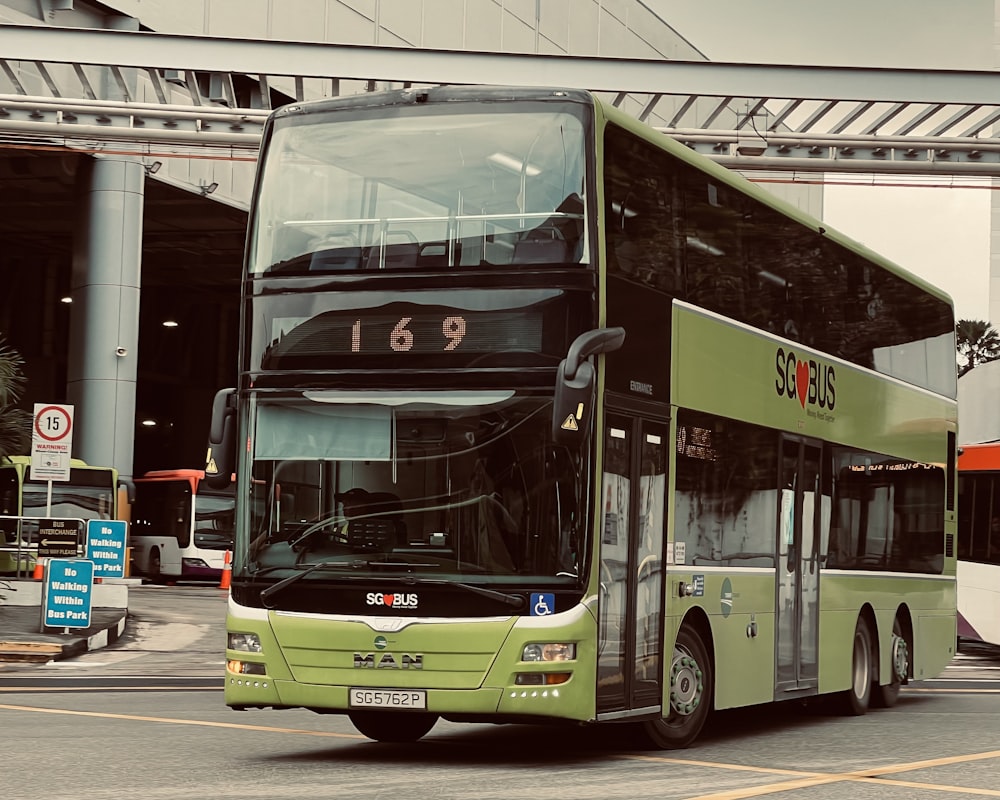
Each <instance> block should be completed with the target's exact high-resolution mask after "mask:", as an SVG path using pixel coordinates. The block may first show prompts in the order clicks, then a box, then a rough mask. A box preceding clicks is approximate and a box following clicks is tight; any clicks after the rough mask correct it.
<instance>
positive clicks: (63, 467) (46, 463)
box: [31, 403, 73, 481]
mask: <svg viewBox="0 0 1000 800" xmlns="http://www.w3.org/2000/svg"><path fill="white" fill-rule="evenodd" d="M72 453H73V406H63V405H54V404H51V403H35V417H34V424H33V425H32V429H31V479H32V480H34V481H68V480H69V470H70V458H71V457H72Z"/></svg>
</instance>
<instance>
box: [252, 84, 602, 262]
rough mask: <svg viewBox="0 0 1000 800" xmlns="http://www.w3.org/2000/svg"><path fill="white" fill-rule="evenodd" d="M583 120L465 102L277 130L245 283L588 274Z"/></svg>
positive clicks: (561, 108) (301, 119) (567, 107)
mask: <svg viewBox="0 0 1000 800" xmlns="http://www.w3.org/2000/svg"><path fill="white" fill-rule="evenodd" d="M582 108H583V107H582V106H580V105H574V104H569V103H559V104H552V103H539V102H531V103H523V104H516V103H510V102H507V103H492V104H485V103H470V102H463V103H444V104H434V103H430V104H421V105H402V106H390V107H383V108H377V109H367V110H340V111H310V112H308V113H300V114H292V115H287V116H283V117H278V118H277V119H276V120H275V123H274V128H273V131H272V135H271V137H270V139H269V140H268V143H267V149H266V153H265V155H264V158H263V164H262V171H261V177H260V186H259V198H260V199H259V204H258V206H257V208H256V211H255V216H254V220H253V223H252V224H253V231H252V235H251V242H250V244H251V253H250V261H249V270H250V272H251V273H264V272H280V273H282V274H294V273H304V272H307V271H310V270H323V271H333V272H336V271H346V270H356V269H371V270H382V269H407V268H409V269H423V270H427V269H438V268H479V267H490V266H503V265H532V264H533V265H539V264H561V265H565V264H582V263H587V262H588V261H589V260H590V255H589V247H588V243H587V233H586V232H587V224H586V221H587V220H586V217H587V214H586V209H585V202H584V197H585V191H584V188H585V164H586V161H585V153H586V149H585V146H584V143H585V136H584V122H583V119H582V116H581V109H582Z"/></svg>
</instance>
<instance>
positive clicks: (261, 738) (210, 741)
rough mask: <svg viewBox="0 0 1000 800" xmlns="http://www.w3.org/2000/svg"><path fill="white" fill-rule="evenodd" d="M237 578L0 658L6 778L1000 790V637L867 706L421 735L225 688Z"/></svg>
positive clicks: (600, 794) (486, 792)
mask: <svg viewBox="0 0 1000 800" xmlns="http://www.w3.org/2000/svg"><path fill="white" fill-rule="evenodd" d="M225 599H226V598H225V592H224V591H221V590H218V589H216V588H214V587H206V586H200V587H198V586H179V587H169V586H166V587H152V586H150V587H142V588H140V589H134V590H132V593H131V598H130V601H129V605H130V610H131V611H130V613H132V614H133V615H134V617H133V620H132V622H131V623H130V625H129V628H128V629H127V631H126V635H125V636H123V637H122V639H121V640H119V642H118V643H116V644H115V645H114V646H112V647H110V648H107V649H105V650H98V651H94V652H91V653H88V654H86V655H85V656H82V657H80V658H78V659H73V660H71V661H68V662H55V663H53V664H50V665H18V667H17V669H16V670H15V671H13V672H11V671H6V670H4V671H2V672H0V732H2V735H3V737H4V740H5V741H6V742H7V743H8V754H9V755H10V756H12V757H13V758H12V759H11V760H8V762H7V763H6V766H5V769H4V778H3V780H4V784H5V790H6V793H7V794H8V795H9V796H11V797H16V798H18V800H42V798H46V800H48V799H50V798H51V799H60V800H61V799H64V798H65V799H66V800H68V799H69V798H72V799H73V800H84V798H86V800H103V799H104V798H116V799H117V798H120V797H122V796H123V795H126V794H127V795H138V796H141V797H142V798H144V800H157V799H158V798H180V797H183V798H209V797H211V798H230V797H231V798H240V800H247V799H252V798H285V797H288V798H293V797H294V798H312V797H323V798H328V797H332V796H337V797H343V798H351V799H352V800H353V798H365V799H366V800H367V799H368V798H373V799H374V798H379V800H381V799H382V798H403V797H405V798H407V800H431V798H433V799H434V800H437V799H438V798H514V797H521V796H527V797H534V796H538V795H542V796H544V797H553V798H574V799H577V798H579V799H581V800H583V799H584V798H595V799H596V798H619V797H620V798H635V797H649V798H654V797H655V798H657V799H658V800H660V799H662V800H694V799H695V798H697V799H698V800H737V799H738V798H755V797H772V796H775V797H780V798H783V800H800V799H802V798H809V799H810V800H828V799H829V800H860V799H863V798H879V800H897V798H898V799H899V800H904V799H905V800H924V799H925V798H926V799H927V800H930V798H941V800H956V798H957V799H958V800H962V798H973V797H978V798H982V797H997V798H1000V780H998V776H1000V680H998V678H1000V650H997V649H992V648H982V647H968V648H964V650H963V652H962V653H960V655H959V656H958V657H957V658H956V659H955V661H954V662H953V663H952V665H951V666H950V667H949V668H948V670H947V671H946V673H945V674H944V675H943V676H941V678H940V679H938V680H935V681H925V682H922V683H920V684H915V685H913V686H911V687H907V688H905V689H904V691H903V694H902V696H901V699H900V703H899V705H898V706H897V707H895V708H893V709H888V710H880V711H872V712H870V713H869V714H867V715H866V716H864V717H840V716H832V715H829V714H827V713H824V712H823V711H821V710H803V709H800V708H798V707H797V706H795V705H792V704H781V705H776V706H765V707H757V708H750V709H741V710H739V711H731V712H723V713H719V714H717V715H715V717H714V719H713V720H712V722H711V723H710V726H709V727H708V729H707V730H706V731H705V734H704V736H703V737H702V738H701V739H700V740H699V741H698V742H697V743H696V744H695V746H693V747H692V748H690V749H688V750H685V751H677V752H660V751H652V750H648V749H644V748H643V746H642V745H641V744H639V743H638V741H637V740H636V739H634V738H633V737H631V736H630V735H628V732H627V729H625V728H623V727H619V726H608V727H603V726H602V727H588V728H575V727H566V728H561V727H560V728H548V727H533V726H521V725H505V726H494V725H456V724H451V723H447V722H439V723H438V724H437V725H436V726H435V727H434V729H433V730H432V731H431V732H430V734H428V736H427V737H425V739H423V740H422V741H420V742H417V743H415V744H412V745H405V746H404V745H385V744H378V743H374V742H370V741H369V740H367V739H365V738H364V737H362V736H360V735H359V734H358V733H357V732H356V731H355V730H354V728H353V726H351V724H350V722H349V721H348V720H347V719H346V718H344V717H341V716H336V715H317V714H313V713H311V712H308V711H299V710H295V711H283V712H276V711H248V712H234V711H232V710H230V709H228V708H226V707H225V706H224V705H223V703H222V694H221V688H220V685H221V674H222V666H223V658H224V652H223V649H222V648H223V638H222V637H223V630H224V615H225Z"/></svg>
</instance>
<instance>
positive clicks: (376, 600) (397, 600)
mask: <svg viewBox="0 0 1000 800" xmlns="http://www.w3.org/2000/svg"><path fill="white" fill-rule="evenodd" d="M365 602H366V603H367V604H368V605H370V606H388V607H389V608H416V607H417V595H416V594H415V593H410V594H399V593H396V594H389V593H387V592H368V594H367V595H365Z"/></svg>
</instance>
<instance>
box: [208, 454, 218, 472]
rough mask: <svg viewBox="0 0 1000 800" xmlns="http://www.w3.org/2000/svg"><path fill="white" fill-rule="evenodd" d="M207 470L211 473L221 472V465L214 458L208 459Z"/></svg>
mask: <svg viewBox="0 0 1000 800" xmlns="http://www.w3.org/2000/svg"><path fill="white" fill-rule="evenodd" d="M205 472H206V473H207V474H209V475H218V474H219V465H218V464H216V463H215V459H214V458H209V459H208V463H207V464H206V465H205Z"/></svg>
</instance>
